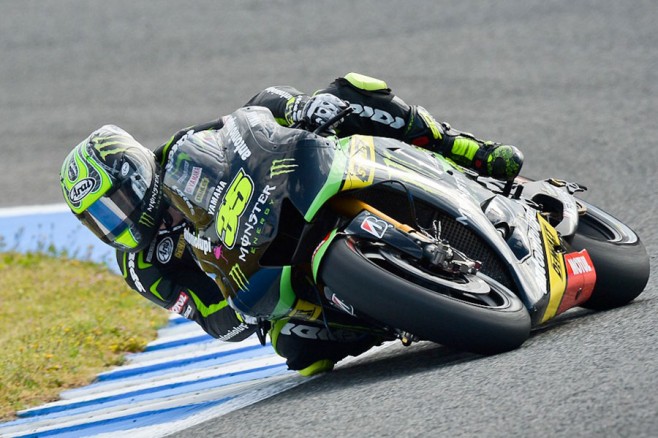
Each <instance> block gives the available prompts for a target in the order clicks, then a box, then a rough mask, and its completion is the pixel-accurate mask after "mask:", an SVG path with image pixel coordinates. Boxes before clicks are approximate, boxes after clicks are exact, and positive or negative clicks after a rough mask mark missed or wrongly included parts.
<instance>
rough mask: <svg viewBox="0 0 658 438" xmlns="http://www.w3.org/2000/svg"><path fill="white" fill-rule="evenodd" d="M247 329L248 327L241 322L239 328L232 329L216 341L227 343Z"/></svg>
mask: <svg viewBox="0 0 658 438" xmlns="http://www.w3.org/2000/svg"><path fill="white" fill-rule="evenodd" d="M248 328H249V326H248V325H247V324H245V323H243V322H242V323H240V325H239V326H237V327H234V328H232V329H231V330H229V331H228V332H227V333H226V334H225V335H222V336H219V337H218V338H217V339H218V340H220V341H228V340H229V339H231V338H234V337H236V336H237V335H239V334H240V333H242V332H243V331H245V330H247V329H248Z"/></svg>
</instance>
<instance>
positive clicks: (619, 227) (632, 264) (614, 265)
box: [571, 201, 650, 310]
mask: <svg viewBox="0 0 658 438" xmlns="http://www.w3.org/2000/svg"><path fill="white" fill-rule="evenodd" d="M579 202H581V201H579ZM586 206H587V212H586V214H585V216H583V217H581V218H580V220H579V224H578V229H577V231H576V234H575V235H574V236H573V238H572V239H571V247H572V249H574V250H576V251H580V250H582V249H586V250H587V252H588V253H589V255H590V258H591V259H592V263H593V264H594V269H595V270H596V284H595V286H594V291H593V292H592V296H591V297H590V299H589V300H587V302H585V303H584V304H582V305H581V307H585V308H588V309H593V310H607V309H612V308H615V307H619V306H623V305H624V304H627V303H629V302H630V301H632V300H634V299H635V298H636V297H637V296H638V295H640V293H642V291H643V290H644V288H645V287H646V285H647V282H648V281H649V270H650V269H649V255H648V254H647V250H646V249H645V247H644V244H642V242H641V241H640V238H639V237H638V236H637V234H635V232H634V231H633V230H631V229H630V228H629V227H627V226H626V225H624V224H623V223H621V222H620V221H619V220H617V219H615V218H614V217H612V216H611V215H609V214H608V213H606V212H604V211H602V210H600V209H598V208H596V207H594V206H592V205H589V204H586Z"/></svg>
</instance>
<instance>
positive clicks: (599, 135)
mask: <svg viewBox="0 0 658 438" xmlns="http://www.w3.org/2000/svg"><path fill="white" fill-rule="evenodd" d="M656 22H658V8H656V4H655V2H654V1H634V2H618V1H613V0H602V1H581V2H570V1H546V0H543V1H539V0H533V1H523V2H522V1H507V0H503V1H497V2H487V3H485V2H476V1H462V2H448V1H418V2H395V1H388V0H386V1H382V0H372V1H360V2H352V1H336V2H322V3H321V2H294V1H271V2H257V1H244V0H233V1H195V2H187V1H173V0H163V1H158V2H138V1H134V0H133V1H117V0H115V1H112V2H104V1H82V0H80V1H71V0H68V1H67V0H59V1H57V2H47V1H34V0H22V1H4V2H1V3H0V54H1V56H0V139H2V140H1V143H2V144H1V146H0V151H1V154H0V187H2V190H1V192H0V206H3V207H4V206H16V205H33V204H49V203H59V202H61V201H62V200H61V197H60V193H59V187H58V181H57V178H58V173H59V167H60V163H61V162H62V160H63V158H64V156H65V155H66V153H67V152H68V151H69V150H70V148H71V147H72V146H74V145H75V144H77V143H78V142H79V141H80V140H82V139H83V138H84V137H85V136H86V135H87V134H88V133H89V132H91V131H92V130H93V129H95V128H97V127H99V126H100V125H102V124H105V123H114V124H117V125H119V126H122V127H123V128H124V129H126V130H128V131H129V132H131V133H133V134H134V135H135V137H136V138H137V139H138V140H140V141H142V142H143V143H144V144H147V145H149V146H151V147H155V146H157V145H158V144H160V143H162V142H164V141H165V140H166V139H167V137H169V136H170V135H171V134H173V133H174V132H175V131H176V130H177V129H179V128H181V127H184V126H187V125H190V124H193V123H197V122H201V121H206V120H210V119H212V118H215V117H217V116H219V115H220V114H224V113H227V112H230V111H231V110H232V109H234V108H236V107H238V106H240V105H242V104H243V103H244V102H245V101H246V100H248V99H249V97H251V96H252V95H253V94H255V93H256V92H257V91H259V90H260V89H262V88H264V87H266V86H269V85H274V84H290V85H294V86H296V87H298V88H299V89H301V90H305V91H309V92H311V91H314V90H315V89H318V88H320V87H323V86H324V85H325V84H326V83H328V82H329V81H330V80H332V79H333V78H335V77H337V76H339V75H342V74H345V73H347V72H349V71H358V72H361V73H365V74H369V75H372V76H377V77H380V78H382V79H384V80H386V81H387V82H388V84H389V86H390V87H392V88H393V89H394V91H396V92H397V94H398V95H400V96H401V97H402V98H403V99H405V100H406V101H407V102H410V103H417V104H421V105H423V106H425V107H426V108H427V109H428V110H429V111H430V112H432V113H433V114H435V115H436V116H437V117H438V118H440V119H443V120H446V121H449V122H450V123H451V124H452V125H453V126H455V127H457V128H459V129H464V130H468V131H471V132H473V133H474V134H476V135H478V136H480V137H482V138H487V139H495V140H499V141H505V142H509V143H513V144H516V145H518V146H519V147H521V148H522V149H523V151H524V152H525V157H526V164H525V168H524V174H526V175H527V176H530V177H533V178H542V177H548V176H556V177H561V178H564V179H569V180H573V181H577V182H579V183H582V184H584V185H585V186H587V187H589V188H590V191H589V192H588V193H587V194H586V195H585V196H584V197H585V198H586V199H587V200H589V201H590V202H593V203H595V204H597V205H600V206H601V207H603V208H605V209H606V210H608V211H609V212H611V213H612V214H614V215H615V216H617V217H619V218H621V219H623V220H625V221H626V222H627V223H628V224H629V225H630V226H631V227H632V228H634V229H635V230H636V231H637V232H638V233H639V235H640V236H641V237H642V239H643V241H644V243H645V244H646V246H647V249H648V251H649V254H650V257H651V266H652V271H653V272H654V273H655V270H656V268H658V263H657V258H656V255H657V254H658V225H657V220H656V214H657V213H658V194H657V193H658V191H657V190H656V183H657V180H658V170H657V169H658V148H657V143H658V125H657V124H656V120H657V119H656V114H658V28H657V27H656V25H655V23H656ZM657 293H658V284H657V281H656V276H655V274H654V275H652V278H651V279H650V281H649V285H648V286H647V289H646V291H645V292H644V293H643V294H642V295H641V296H640V297H639V298H638V299H637V300H636V301H635V302H634V303H633V304H632V305H629V306H627V307H624V308H621V309H616V310H613V311H609V312H605V313H589V312H585V311H577V312H573V313H571V314H569V315H567V317H564V318H560V319H559V320H558V321H556V322H555V323H553V324H551V326H550V327H547V328H545V329H540V330H536V331H535V332H534V333H533V336H532V337H531V338H530V339H529V340H528V341H527V342H526V343H525V344H524V345H523V346H522V348H520V349H519V350H516V351H513V352H511V353H507V354H503V355H498V356H494V357H479V356H472V355H468V354H462V353H459V352H455V351H452V350H449V349H446V348H444V347H442V346H438V345H432V344H417V345H415V346H412V347H409V348H403V347H401V346H400V347H397V346H396V347H393V348H389V349H386V350H384V351H383V352H381V353H380V354H378V355H374V356H371V357H368V358H365V359H363V360H362V361H356V362H353V363H351V364H349V366H345V367H340V368H339V369H338V370H337V371H336V372H334V373H331V374H329V375H327V376H324V377H322V378H320V379H315V380H313V381H311V382H309V383H307V384H305V385H302V386H300V387H297V388H295V389H292V390H290V391H287V392H285V393H282V394H279V395H277V396H275V397H273V398H270V399H268V400H265V401H263V402H260V403H257V404H256V405H253V406H250V407H247V408H244V409H241V410H239V411H236V412H233V413H231V414H228V415H225V416H223V417H220V418H217V419H214V420H211V421H209V422H207V423H204V424H202V425H199V426H196V427H194V428H192V429H190V430H188V431H186V432H185V433H182V434H181V435H183V436H190V437H196V436H198V437H202V436H203V437H208V436H220V435H222V436H265V435H267V436H270V437H272V436H290V435H300V436H349V435H356V436H535V435H539V434H545V435H548V436H634V437H636V436H643V437H644V436H647V437H648V436H658V367H657V366H656V363H657V360H658V334H657V333H656V326H657V324H656V322H657V316H656V315H658V304H657Z"/></svg>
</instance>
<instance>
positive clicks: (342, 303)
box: [331, 293, 356, 316]
mask: <svg viewBox="0 0 658 438" xmlns="http://www.w3.org/2000/svg"><path fill="white" fill-rule="evenodd" d="M331 302H332V303H333V304H334V306H336V307H338V308H339V309H340V310H342V311H343V312H346V313H349V314H350V315H352V316H356V315H355V314H354V307H353V306H351V305H349V304H347V303H345V301H343V300H341V299H340V298H338V297H337V296H336V294H334V293H332V294H331Z"/></svg>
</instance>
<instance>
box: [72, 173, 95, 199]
mask: <svg viewBox="0 0 658 438" xmlns="http://www.w3.org/2000/svg"><path fill="white" fill-rule="evenodd" d="M95 182H96V181H95V180H94V179H93V178H84V179H81V180H80V181H78V182H77V183H75V185H74V186H73V187H72V188H71V191H70V192H69V200H70V201H71V203H72V204H78V203H79V202H80V201H81V200H82V199H83V198H84V197H85V196H87V195H88V194H89V193H91V190H92V189H93V188H94V183H95Z"/></svg>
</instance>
